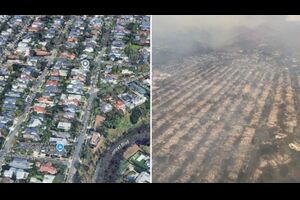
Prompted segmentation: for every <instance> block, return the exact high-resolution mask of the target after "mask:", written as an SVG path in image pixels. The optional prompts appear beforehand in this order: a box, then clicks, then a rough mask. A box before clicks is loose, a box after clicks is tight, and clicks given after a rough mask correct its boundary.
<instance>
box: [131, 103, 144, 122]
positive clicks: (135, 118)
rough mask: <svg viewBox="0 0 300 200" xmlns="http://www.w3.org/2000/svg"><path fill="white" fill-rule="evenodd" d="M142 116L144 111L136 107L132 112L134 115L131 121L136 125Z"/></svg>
mask: <svg viewBox="0 0 300 200" xmlns="http://www.w3.org/2000/svg"><path fill="white" fill-rule="evenodd" d="M141 115H142V111H141V110H140V109H139V108H138V107H136V108H134V109H133V110H132V113H131V115H130V121H131V123H132V124H136V123H137V122H138V121H139V118H140V117H141Z"/></svg>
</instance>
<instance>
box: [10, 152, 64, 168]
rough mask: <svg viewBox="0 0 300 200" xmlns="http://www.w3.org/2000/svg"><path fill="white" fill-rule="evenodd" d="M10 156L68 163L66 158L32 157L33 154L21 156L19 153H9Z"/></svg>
mask: <svg viewBox="0 0 300 200" xmlns="http://www.w3.org/2000/svg"><path fill="white" fill-rule="evenodd" d="M10 156H12V157H17V158H22V159H26V160H37V159H38V160H39V161H42V162H52V163H60V164H63V165H66V166H67V165H68V164H69V160H68V159H66V158H49V157H33V156H23V155H19V154H10Z"/></svg>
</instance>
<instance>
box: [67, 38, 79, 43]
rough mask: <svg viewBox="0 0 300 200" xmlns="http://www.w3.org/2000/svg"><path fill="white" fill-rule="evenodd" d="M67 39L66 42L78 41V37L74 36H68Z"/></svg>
mask: <svg viewBox="0 0 300 200" xmlns="http://www.w3.org/2000/svg"><path fill="white" fill-rule="evenodd" d="M67 41H68V42H72V43H77V42H78V41H79V39H78V38H75V37H70V38H68V40H67Z"/></svg>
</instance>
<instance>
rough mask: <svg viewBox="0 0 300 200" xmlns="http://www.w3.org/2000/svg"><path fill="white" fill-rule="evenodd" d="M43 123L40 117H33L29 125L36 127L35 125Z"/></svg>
mask: <svg viewBox="0 0 300 200" xmlns="http://www.w3.org/2000/svg"><path fill="white" fill-rule="evenodd" d="M42 124H43V123H42V122H41V120H39V119H31V120H30V122H29V125H28V127H30V128H35V127H37V126H40V125H42Z"/></svg>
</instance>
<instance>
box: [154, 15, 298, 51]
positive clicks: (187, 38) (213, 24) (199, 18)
mask: <svg viewBox="0 0 300 200" xmlns="http://www.w3.org/2000/svg"><path fill="white" fill-rule="evenodd" d="M299 20H300V16H295V15H293V16H284V15H276V16H275V15H273V16H270V15H154V16H153V23H152V25H153V41H154V46H155V45H156V41H158V42H163V41H164V40H167V41H170V40H176V41H178V42H180V41H184V43H186V44H189V43H192V42H191V41H193V42H195V41H199V42H204V43H205V42H206V43H208V44H209V45H211V46H212V47H217V46H220V45H222V44H223V43H224V42H225V41H227V40H229V39H230V38H232V37H234V36H235V35H236V34H238V33H239V30H244V29H253V28H255V27H258V26H262V25H268V26H271V27H277V28H278V27H280V26H281V25H282V24H284V23H286V22H287V21H299ZM202 35H206V37H205V38H204V39H203V38H201V36H202Z"/></svg>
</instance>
